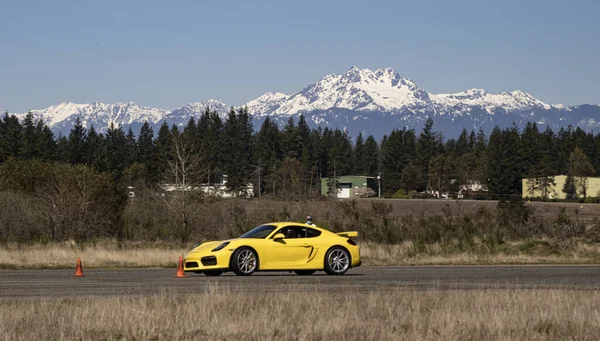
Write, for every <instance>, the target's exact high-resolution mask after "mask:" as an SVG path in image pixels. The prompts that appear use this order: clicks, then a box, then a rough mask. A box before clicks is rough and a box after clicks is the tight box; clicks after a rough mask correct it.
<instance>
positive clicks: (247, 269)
mask: <svg viewBox="0 0 600 341" xmlns="http://www.w3.org/2000/svg"><path fill="white" fill-rule="evenodd" d="M257 269H258V256H257V255H256V252H255V251H254V250H252V249H251V248H249V247H245V246H244V247H240V248H239V249H237V250H235V252H234V253H233V255H231V270H232V271H233V272H234V273H235V274H236V275H238V276H250V275H252V274H253V273H254V271H256V270H257Z"/></svg>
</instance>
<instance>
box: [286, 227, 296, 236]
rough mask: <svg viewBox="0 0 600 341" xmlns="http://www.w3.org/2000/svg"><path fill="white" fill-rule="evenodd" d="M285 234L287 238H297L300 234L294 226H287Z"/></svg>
mask: <svg viewBox="0 0 600 341" xmlns="http://www.w3.org/2000/svg"><path fill="white" fill-rule="evenodd" d="M283 234H284V235H285V238H297V237H298V234H297V233H296V230H294V229H293V228H287V229H286V230H285V231H284V232H283Z"/></svg>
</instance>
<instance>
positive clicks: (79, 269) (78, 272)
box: [73, 257, 85, 277]
mask: <svg viewBox="0 0 600 341" xmlns="http://www.w3.org/2000/svg"><path fill="white" fill-rule="evenodd" d="M73 277H85V275H84V274H83V268H82V267H81V259H79V257H77V269H75V274H74V275H73Z"/></svg>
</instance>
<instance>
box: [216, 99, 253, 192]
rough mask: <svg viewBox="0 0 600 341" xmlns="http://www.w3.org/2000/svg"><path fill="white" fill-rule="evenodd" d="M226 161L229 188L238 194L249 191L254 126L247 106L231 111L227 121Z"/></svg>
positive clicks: (225, 168)
mask: <svg viewBox="0 0 600 341" xmlns="http://www.w3.org/2000/svg"><path fill="white" fill-rule="evenodd" d="M224 131H225V149H224V151H225V153H224V154H225V159H224V161H225V163H224V167H223V168H224V171H225V173H226V175H227V184H226V185H227V188H228V189H229V190H230V191H232V192H234V193H235V194H236V195H243V194H246V193H247V189H246V186H247V185H248V182H249V179H250V177H251V173H252V171H253V169H252V168H253V167H252V163H251V161H252V136H253V128H252V122H251V120H250V114H249V113H248V109H247V108H243V109H239V110H238V111H237V112H236V111H235V109H233V108H232V109H231V110H230V111H229V115H228V116H227V121H226V122H225V130H224Z"/></svg>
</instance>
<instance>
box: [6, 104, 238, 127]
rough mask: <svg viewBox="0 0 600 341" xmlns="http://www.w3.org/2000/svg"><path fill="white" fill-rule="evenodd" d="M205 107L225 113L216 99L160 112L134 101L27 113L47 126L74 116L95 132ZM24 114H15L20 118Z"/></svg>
mask: <svg viewBox="0 0 600 341" xmlns="http://www.w3.org/2000/svg"><path fill="white" fill-rule="evenodd" d="M206 108H211V109H213V110H216V111H217V112H219V113H225V112H227V109H228V106H227V105H226V104H225V103H223V102H221V101H219V100H208V101H204V102H194V103H189V104H187V105H185V106H183V107H179V108H175V109H172V110H164V109H158V108H152V107H146V106H140V105H137V104H135V103H134V102H128V103H114V104H106V103H101V102H93V103H88V104H76V103H71V102H63V103H60V104H57V105H54V106H50V107H48V108H46V109H35V110H31V113H32V114H33V115H34V116H35V117H38V118H41V119H42V120H44V121H45V122H46V124H48V126H50V127H55V126H67V125H70V124H72V123H73V122H74V121H75V119H76V118H77V117H79V118H80V120H81V122H82V123H83V125H84V126H86V127H88V128H89V127H91V126H92V125H94V126H95V127H96V128H100V129H99V130H101V131H102V130H104V129H105V126H108V125H109V124H110V123H114V124H115V125H132V124H136V123H140V122H144V121H148V122H150V123H158V122H160V121H162V120H165V119H171V118H174V117H175V118H186V119H189V117H191V116H194V115H197V114H199V113H202V112H203V111H204V110H205V109H206ZM25 115H26V113H23V114H16V116H17V117H19V118H21V119H22V118H23V117H24V116H25Z"/></svg>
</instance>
